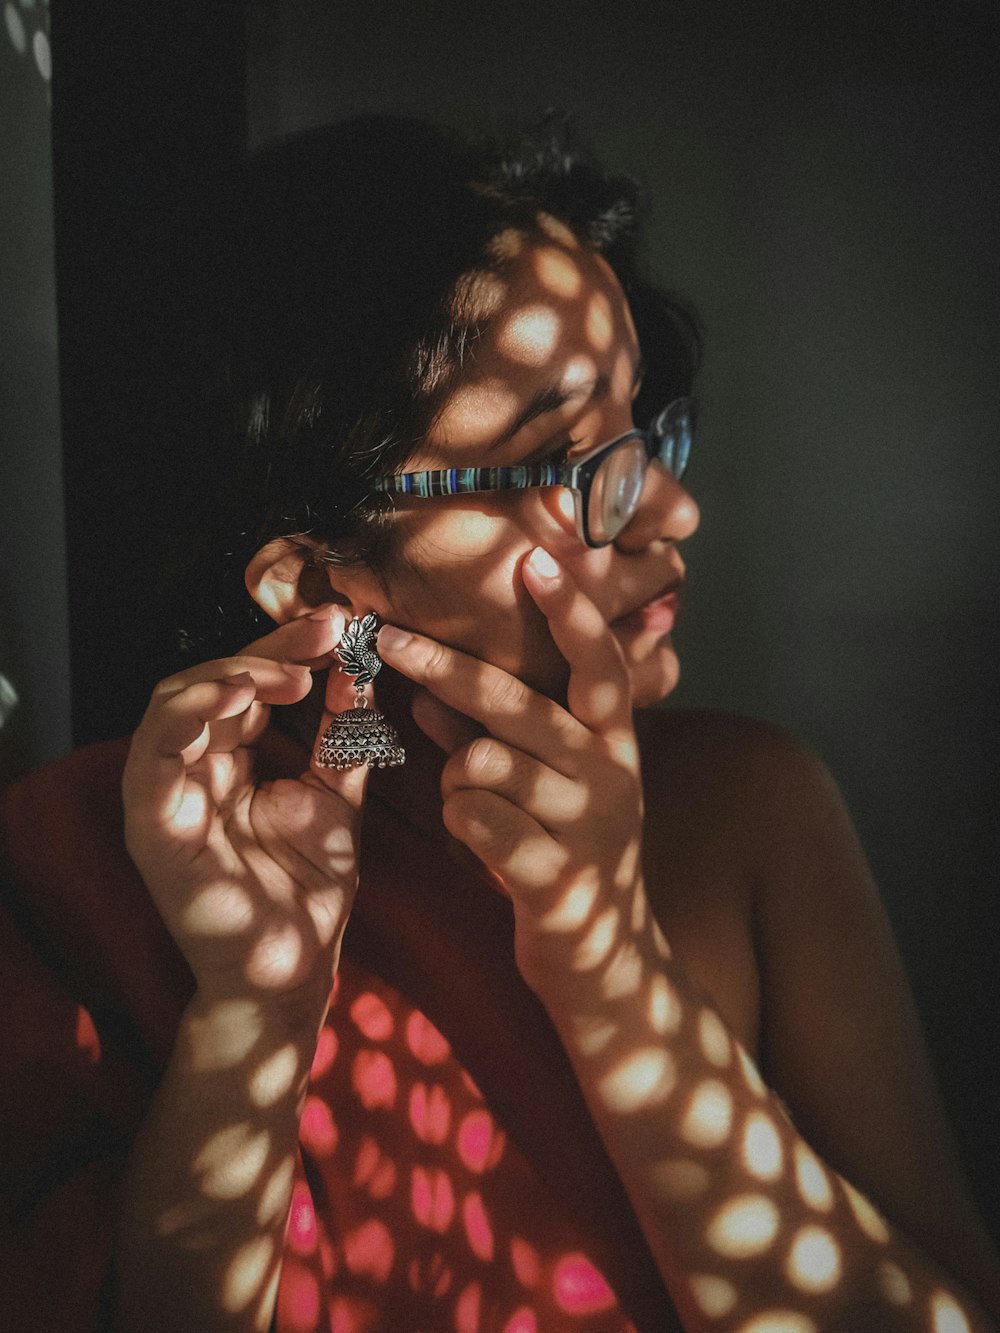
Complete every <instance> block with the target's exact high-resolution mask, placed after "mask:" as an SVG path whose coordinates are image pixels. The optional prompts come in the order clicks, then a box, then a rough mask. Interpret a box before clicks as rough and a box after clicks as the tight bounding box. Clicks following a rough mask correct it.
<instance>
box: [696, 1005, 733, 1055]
mask: <svg viewBox="0 0 1000 1333" xmlns="http://www.w3.org/2000/svg"><path fill="white" fill-rule="evenodd" d="M698 1044H699V1045H700V1046H701V1053H702V1055H704V1057H705V1059H706V1060H707V1061H708V1063H709V1064H710V1065H715V1067H716V1068H717V1069H725V1067H726V1065H728V1064H729V1061H730V1058H731V1056H732V1042H731V1041H730V1038H729V1033H728V1032H727V1031H726V1025H725V1023H723V1021H722V1019H721V1018H720V1017H719V1015H718V1014H717V1013H716V1012H715V1010H714V1009H703V1010H702V1011H701V1013H700V1014H699V1015H698Z"/></svg>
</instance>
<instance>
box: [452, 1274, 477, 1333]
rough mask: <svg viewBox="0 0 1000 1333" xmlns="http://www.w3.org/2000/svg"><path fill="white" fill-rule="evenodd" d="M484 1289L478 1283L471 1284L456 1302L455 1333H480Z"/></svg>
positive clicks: (464, 1289)
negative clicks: (480, 1310)
mask: <svg viewBox="0 0 1000 1333" xmlns="http://www.w3.org/2000/svg"><path fill="white" fill-rule="evenodd" d="M482 1300H483V1289H482V1287H481V1286H480V1284H479V1283H478V1282H470V1283H469V1285H468V1286H467V1287H465V1288H463V1290H462V1294H461V1295H460V1296H459V1298H458V1300H457V1301H456V1302H455V1333H479V1307H480V1305H481V1304H482Z"/></svg>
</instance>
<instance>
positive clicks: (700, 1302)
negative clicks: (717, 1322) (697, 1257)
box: [691, 1273, 738, 1319]
mask: <svg viewBox="0 0 1000 1333" xmlns="http://www.w3.org/2000/svg"><path fill="white" fill-rule="evenodd" d="M691 1295H692V1296H693V1297H694V1299H695V1304H696V1305H697V1306H698V1309H699V1310H700V1311H701V1312H702V1314H703V1315H707V1316H708V1318H709V1319H721V1318H722V1316H723V1315H727V1314H728V1313H729V1311H730V1310H731V1309H732V1308H733V1306H734V1305H735V1304H736V1300H737V1295H738V1293H737V1291H736V1288H735V1287H734V1286H733V1284H732V1283H731V1282H729V1281H727V1280H726V1279H725V1278H724V1277H714V1276H713V1275H712V1274H711V1273H695V1275H694V1276H693V1277H692V1279H691Z"/></svg>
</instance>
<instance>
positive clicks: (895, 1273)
mask: <svg viewBox="0 0 1000 1333" xmlns="http://www.w3.org/2000/svg"><path fill="white" fill-rule="evenodd" d="M875 1276H876V1278H877V1279H878V1289H879V1291H880V1292H881V1293H882V1295H883V1296H884V1297H885V1299H886V1300H887V1301H888V1302H889V1304H890V1305H909V1303H910V1301H912V1300H913V1287H912V1286H911V1285H910V1279H909V1278H908V1277H907V1276H906V1274H905V1273H904V1272H903V1270H902V1269H901V1268H900V1266H899V1264H894V1263H892V1262H891V1261H890V1260H888V1259H883V1260H882V1262H881V1263H880V1264H879V1266H878V1268H877V1269H876V1270H875Z"/></svg>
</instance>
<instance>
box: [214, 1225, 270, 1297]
mask: <svg viewBox="0 0 1000 1333" xmlns="http://www.w3.org/2000/svg"><path fill="white" fill-rule="evenodd" d="M273 1256H274V1241H273V1240H272V1239H271V1237H270V1236H255V1237H254V1238H253V1240H248V1241H247V1243H246V1244H245V1245H241V1246H240V1248H239V1249H238V1250H237V1251H236V1253H235V1254H234V1255H233V1257H232V1259H231V1260H230V1263H229V1267H228V1268H227V1269H226V1272H225V1276H224V1277H223V1279H222V1306H223V1309H225V1310H226V1311H227V1312H228V1313H229V1314H239V1313H240V1311H242V1310H245V1309H246V1308H247V1306H248V1305H249V1304H250V1302H251V1301H252V1300H253V1298H254V1297H255V1296H256V1295H257V1293H258V1292H259V1291H260V1290H261V1288H262V1287H263V1285H264V1282H265V1281H266V1279H267V1277H268V1266H269V1265H270V1263H271V1259H272V1258H273Z"/></svg>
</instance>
